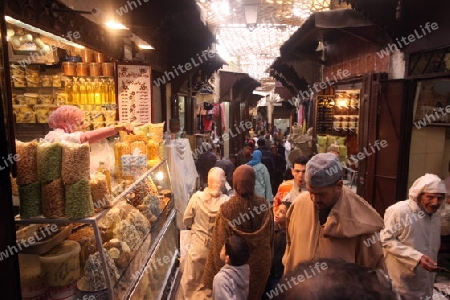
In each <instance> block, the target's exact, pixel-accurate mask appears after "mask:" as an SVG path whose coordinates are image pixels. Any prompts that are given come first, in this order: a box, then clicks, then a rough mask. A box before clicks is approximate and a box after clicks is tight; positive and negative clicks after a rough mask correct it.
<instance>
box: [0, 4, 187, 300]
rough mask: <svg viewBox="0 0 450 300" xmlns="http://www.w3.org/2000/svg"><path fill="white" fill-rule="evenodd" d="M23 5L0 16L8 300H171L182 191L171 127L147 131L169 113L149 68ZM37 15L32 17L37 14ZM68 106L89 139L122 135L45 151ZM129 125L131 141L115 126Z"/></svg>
mask: <svg viewBox="0 0 450 300" xmlns="http://www.w3.org/2000/svg"><path fill="white" fill-rule="evenodd" d="M16 4H17V3H16V2H15V1H9V2H8V3H7V4H6V8H5V7H4V6H3V5H4V4H1V6H0V7H1V13H0V15H1V16H2V18H1V21H0V28H1V36H2V38H3V39H2V43H1V51H0V53H1V54H2V57H1V64H2V70H4V72H3V73H2V76H1V84H0V86H1V100H2V107H1V116H2V120H4V121H5V124H4V126H1V127H2V128H3V130H2V132H1V134H0V138H1V140H2V143H1V153H2V155H3V156H2V157H4V158H8V157H9V158H11V159H10V161H8V160H5V161H4V162H5V163H7V165H4V166H3V167H2V168H0V172H1V176H2V182H4V184H2V187H1V190H0V192H1V198H2V199H3V200H4V201H2V205H1V208H2V209H0V211H1V222H2V224H1V225H2V226H1V228H2V230H1V238H0V247H1V249H2V250H1V251H3V252H2V253H6V256H4V255H3V254H2V259H1V260H0V264H1V269H2V270H3V271H2V272H1V273H2V274H1V275H0V276H1V280H0V282H1V283H0V284H1V290H2V291H5V293H4V294H3V296H4V297H5V299H20V297H22V298H24V299H62V298H64V299H77V298H83V297H86V298H89V297H97V298H102V299H130V298H133V299H144V298H146V299H165V298H168V297H169V294H170V293H171V288H172V287H173V286H172V285H173V282H174V280H175V278H176V276H177V272H178V271H177V270H178V257H179V240H178V232H179V229H178V227H177V223H176V217H177V216H176V210H175V206H176V204H175V202H176V201H175V196H176V195H178V190H176V186H177V184H178V182H176V181H175V182H174V183H172V181H171V171H173V170H172V169H171V166H170V161H168V160H167V159H169V160H170V157H169V155H168V152H170V148H166V145H165V139H164V136H163V132H164V123H163V122H158V123H152V122H153V121H154V120H161V119H160V116H159V115H158V116H157V117H156V118H154V109H155V107H156V108H158V107H159V109H162V107H161V105H159V104H158V105H156V106H155V105H153V101H154V99H153V98H152V97H153V96H154V95H157V94H158V93H155V92H154V89H153V84H152V82H153V79H154V78H155V75H153V70H152V68H151V66H150V65H149V64H146V63H144V62H131V63H130V62H124V61H123V57H122V55H123V50H124V44H123V41H122V40H123V39H122V38H117V37H115V36H108V35H107V34H106V35H105V32H104V31H102V30H101V29H100V26H99V25H97V24H95V23H93V22H91V21H89V20H87V19H85V18H83V17H81V16H80V15H78V14H77V12H75V11H71V10H70V9H69V8H67V7H65V6H63V5H60V6H58V7H59V13H55V14H53V15H46V14H48V13H49V11H47V10H45V7H44V3H42V11H43V14H44V15H45V17H46V18H44V16H43V17H42V18H32V17H30V16H31V15H29V14H22V13H21V11H20V7H19V8H18V7H17V5H16ZM33 5H34V6H32V7H27V9H29V10H28V12H29V11H30V9H38V8H39V7H41V6H40V5H41V4H33ZM68 15H70V19H71V22H64V18H65V17H66V18H67V16H68ZM5 16H6V17H5ZM28 17H30V18H28ZM52 25H55V26H52ZM56 25H57V26H56ZM69 33H70V34H69ZM100 37H101V38H100ZM158 90H159V89H158ZM169 94H170V93H169ZM63 105H71V106H72V107H78V110H76V111H77V112H76V114H78V111H81V112H82V114H83V115H84V118H81V119H79V120H78V119H77V120H76V124H74V125H76V126H77V127H78V126H79V127H80V129H81V128H82V130H83V131H86V132H88V131H92V132H93V131H96V130H103V129H107V130H109V129H108V128H110V129H111V130H109V131H111V132H114V133H116V134H111V135H110V137H108V138H105V139H102V140H101V141H97V142H94V143H91V144H88V143H73V142H67V141H64V142H63V141H61V140H52V141H49V140H48V139H47V140H43V138H44V137H45V136H46V135H47V134H48V133H49V132H51V131H52V128H50V127H49V125H48V122H49V116H50V114H51V113H52V112H54V111H55V110H57V109H58V108H59V107H61V106H63ZM66 117H67V119H68V118H69V117H72V116H69V115H68V116H66ZM66 117H65V118H66ZM67 119H64V120H63V121H64V122H65V121H66V120H67ZM161 121H162V120H161ZM128 122H130V123H131V122H132V123H134V124H135V127H134V130H133V132H132V133H131V132H127V131H125V130H120V129H123V128H122V127H117V124H119V123H128ZM109 131H108V132H109ZM188 146H189V145H188ZM189 153H190V152H189ZM13 158H14V159H13ZM191 160H192V158H191ZM173 163H175V162H173ZM194 171H195V169H194ZM10 173H11V175H12V176H10ZM192 177H194V178H195V176H192ZM174 186H175V187H174ZM174 189H175V190H174ZM172 191H174V192H172ZM4 251H6V252H4Z"/></svg>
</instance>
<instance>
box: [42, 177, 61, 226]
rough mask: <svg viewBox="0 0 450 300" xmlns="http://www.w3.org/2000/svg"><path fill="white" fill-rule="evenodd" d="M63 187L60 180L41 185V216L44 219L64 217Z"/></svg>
mask: <svg viewBox="0 0 450 300" xmlns="http://www.w3.org/2000/svg"><path fill="white" fill-rule="evenodd" d="M64 207H65V202H64V185H63V182H62V180H61V179H56V180H53V181H52V182H50V183H43V184H42V215H43V216H44V217H46V218H59V217H63V216H64Z"/></svg>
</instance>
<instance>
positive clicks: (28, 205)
mask: <svg viewBox="0 0 450 300" xmlns="http://www.w3.org/2000/svg"><path fill="white" fill-rule="evenodd" d="M19 199H20V218H22V219H27V218H31V217H37V216H39V215H41V213H42V209H41V184H40V182H39V181H38V182H34V183H30V184H26V185H21V186H19Z"/></svg>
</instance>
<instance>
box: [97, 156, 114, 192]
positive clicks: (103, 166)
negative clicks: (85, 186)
mask: <svg viewBox="0 0 450 300" xmlns="http://www.w3.org/2000/svg"><path fill="white" fill-rule="evenodd" d="M97 172H98V173H102V174H103V175H105V178H106V185H107V186H108V191H109V193H111V172H110V171H109V170H108V168H106V164H105V162H104V161H100V162H99V164H98V169H97Z"/></svg>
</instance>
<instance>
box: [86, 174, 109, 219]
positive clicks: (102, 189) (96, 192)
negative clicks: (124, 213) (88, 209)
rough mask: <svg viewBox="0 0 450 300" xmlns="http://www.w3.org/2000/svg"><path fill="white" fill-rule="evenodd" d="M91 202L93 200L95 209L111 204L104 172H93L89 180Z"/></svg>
mask: <svg viewBox="0 0 450 300" xmlns="http://www.w3.org/2000/svg"><path fill="white" fill-rule="evenodd" d="M90 185H91V195H92V202H94V209H95V211H99V210H101V209H102V208H104V207H108V206H110V205H111V194H110V193H109V189H108V183H107V182H106V176H105V175H104V174H101V173H100V174H98V173H97V174H95V176H93V177H92V178H91V180H90Z"/></svg>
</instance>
